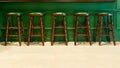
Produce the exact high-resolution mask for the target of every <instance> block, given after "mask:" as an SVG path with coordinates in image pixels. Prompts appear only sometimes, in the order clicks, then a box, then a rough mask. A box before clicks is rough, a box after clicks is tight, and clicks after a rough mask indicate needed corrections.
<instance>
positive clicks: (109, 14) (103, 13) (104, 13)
mask: <svg viewBox="0 0 120 68" xmlns="http://www.w3.org/2000/svg"><path fill="white" fill-rule="evenodd" d="M98 15H102V16H103V15H108V16H112V14H111V13H106V12H102V13H98Z"/></svg>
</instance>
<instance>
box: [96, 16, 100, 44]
mask: <svg viewBox="0 0 120 68" xmlns="http://www.w3.org/2000/svg"><path fill="white" fill-rule="evenodd" d="M99 24H100V17H99V16H98V22H97V26H96V35H95V42H96V41H97V36H98V27H99Z"/></svg>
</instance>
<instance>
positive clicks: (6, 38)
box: [5, 17, 10, 46]
mask: <svg viewBox="0 0 120 68" xmlns="http://www.w3.org/2000/svg"><path fill="white" fill-rule="evenodd" d="M9 21H10V17H8V18H7V26H6V37H5V46H6V45H7V41H8V27H9Z"/></svg>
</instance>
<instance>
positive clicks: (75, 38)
mask: <svg viewBox="0 0 120 68" xmlns="http://www.w3.org/2000/svg"><path fill="white" fill-rule="evenodd" d="M77 33H78V16H76V26H75V34H74V45H76V41H77Z"/></svg>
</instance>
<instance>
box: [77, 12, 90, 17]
mask: <svg viewBox="0 0 120 68" xmlns="http://www.w3.org/2000/svg"><path fill="white" fill-rule="evenodd" d="M75 15H87V16H88V15H89V14H88V13H87V12H78V13H75Z"/></svg>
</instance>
